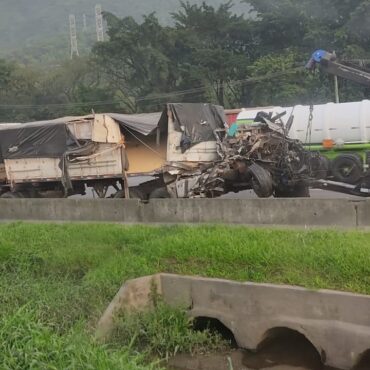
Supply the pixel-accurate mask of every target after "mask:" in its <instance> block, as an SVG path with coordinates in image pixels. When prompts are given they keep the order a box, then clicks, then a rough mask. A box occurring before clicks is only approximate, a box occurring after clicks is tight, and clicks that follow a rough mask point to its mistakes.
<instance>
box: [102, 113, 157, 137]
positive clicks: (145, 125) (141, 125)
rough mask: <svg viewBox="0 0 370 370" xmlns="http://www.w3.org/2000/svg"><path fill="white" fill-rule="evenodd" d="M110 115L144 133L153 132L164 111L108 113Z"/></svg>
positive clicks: (125, 125) (125, 126)
mask: <svg viewBox="0 0 370 370" xmlns="http://www.w3.org/2000/svg"><path fill="white" fill-rule="evenodd" d="M107 115H108V116H109V117H111V118H113V119H114V120H115V121H117V122H118V123H119V124H121V125H122V126H123V127H124V128H127V129H128V130H132V131H136V132H138V133H139V134H142V135H145V136H147V135H149V134H151V133H152V132H153V131H154V130H155V129H156V128H157V127H158V123H159V120H160V119H161V115H162V113H142V114H118V113H108V114H107Z"/></svg>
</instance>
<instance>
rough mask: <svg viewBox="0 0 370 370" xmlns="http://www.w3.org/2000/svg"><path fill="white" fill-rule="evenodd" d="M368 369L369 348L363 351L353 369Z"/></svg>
mask: <svg viewBox="0 0 370 370" xmlns="http://www.w3.org/2000/svg"><path fill="white" fill-rule="evenodd" d="M369 369H370V348H369V349H368V350H367V351H366V352H364V353H363V354H362V355H361V356H360V358H359V361H358V363H357V365H356V366H355V367H354V368H353V370H369Z"/></svg>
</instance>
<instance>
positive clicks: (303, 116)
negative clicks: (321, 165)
mask: <svg viewBox="0 0 370 370" xmlns="http://www.w3.org/2000/svg"><path fill="white" fill-rule="evenodd" d="M261 110H263V111H264V112H268V113H271V114H272V115H273V116H274V115H277V114H280V113H282V112H284V111H285V112H287V116H288V117H289V116H291V115H293V116H294V120H293V124H292V126H291V129H290V132H289V136H290V137H291V138H292V139H297V140H300V141H302V142H303V143H304V144H305V146H306V148H308V149H310V150H314V151H319V152H320V153H321V154H323V155H325V156H326V157H327V158H328V165H329V168H328V170H329V171H328V179H332V180H335V181H338V182H342V183H347V184H352V185H355V184H358V182H359V181H361V179H363V178H364V177H365V176H366V174H367V172H368V170H369V164H370V100H364V101H361V102H353V103H341V104H334V103H328V104H323V105H314V106H313V109H312V111H311V107H310V106H302V105H297V106H295V107H268V108H256V109H255V108H251V109H249V108H248V109H243V110H242V112H241V113H240V114H239V115H238V117H237V124H238V125H245V124H250V123H251V122H253V121H254V119H255V117H256V115H257V113H258V112H260V111H261ZM311 113H312V117H311V119H310V114H311Z"/></svg>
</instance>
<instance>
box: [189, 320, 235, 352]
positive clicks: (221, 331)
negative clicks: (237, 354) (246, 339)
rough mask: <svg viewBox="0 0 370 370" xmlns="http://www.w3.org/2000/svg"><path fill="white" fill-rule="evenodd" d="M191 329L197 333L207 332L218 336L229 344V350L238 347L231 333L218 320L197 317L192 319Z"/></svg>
mask: <svg viewBox="0 0 370 370" xmlns="http://www.w3.org/2000/svg"><path fill="white" fill-rule="evenodd" d="M193 327H194V330H198V331H204V330H209V331H210V332H211V333H214V334H218V335H220V336H221V337H222V338H223V339H224V340H226V341H227V342H228V343H229V344H230V347H231V348H234V349H235V348H237V347H238V345H237V343H236V340H235V337H234V334H233V332H232V331H231V330H230V329H229V328H228V327H227V326H225V325H224V324H223V323H222V322H221V321H220V320H217V319H214V318H211V317H197V318H195V319H194V324H193Z"/></svg>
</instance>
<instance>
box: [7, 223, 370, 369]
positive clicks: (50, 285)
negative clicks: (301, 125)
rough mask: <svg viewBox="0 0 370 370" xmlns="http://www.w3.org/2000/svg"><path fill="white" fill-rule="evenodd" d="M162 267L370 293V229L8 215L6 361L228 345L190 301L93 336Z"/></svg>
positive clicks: (63, 364) (74, 364)
mask: <svg viewBox="0 0 370 370" xmlns="http://www.w3.org/2000/svg"><path fill="white" fill-rule="evenodd" d="M157 272H171V273H180V274H196V275H202V276H209V277H221V278H229V279H235V280H243V281H246V280H250V281H255V282H271V283H285V284H296V285H301V286H305V287H309V288H313V289H317V288H330V289H339V290H346V291H353V292H359V293H365V294H370V234H369V233H365V232H354V231H353V232H335V231H292V230H291V231H281V230H263V229H246V228H238V227H236V228H233V227H221V226H215V227H199V228H194V227H124V226H120V225H80V224H79V225H69V224H64V225H44V224H10V225H0V363H1V364H2V365H3V366H4V368H8V369H19V368H22V369H27V368H30V369H31V368H32V369H61V368H63V369H86V368H91V369H126V370H131V369H151V368H154V367H156V365H155V364H152V365H148V361H147V359H148V357H150V358H153V356H155V355H156V356H158V357H165V356H166V355H170V354H173V353H174V352H176V351H181V350H183V351H196V350H200V351H202V350H204V349H205V348H209V347H218V346H220V345H222V343H220V341H219V340H218V338H214V337H211V336H210V335H208V334H207V333H194V332H193V331H192V330H190V329H189V324H188V321H187V319H186V317H185V315H184V314H183V313H182V312H181V311H175V310H170V309H168V308H166V307H162V308H161V309H160V310H159V312H158V313H155V314H150V315H147V316H146V317H144V318H143V317H141V318H140V320H139V319H138V318H135V317H133V318H131V319H130V320H127V322H126V323H122V328H121V329H122V331H121V335H120V343H118V342H117V341H116V342H112V343H110V344H109V345H106V346H102V345H100V344H98V343H95V342H94V341H93V339H92V333H93V329H94V325H95V324H96V320H97V319H98V317H99V315H100V314H101V313H102V311H103V310H104V308H105V307H106V305H107V304H108V303H109V301H110V300H111V299H112V297H113V296H114V294H115V293H116V292H117V290H118V289H119V287H120V286H121V284H122V282H123V281H124V280H126V279H129V278H134V277H138V276H142V275H148V274H153V273H157ZM138 351H140V352H141V354H139V353H138ZM143 354H144V355H143Z"/></svg>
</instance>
